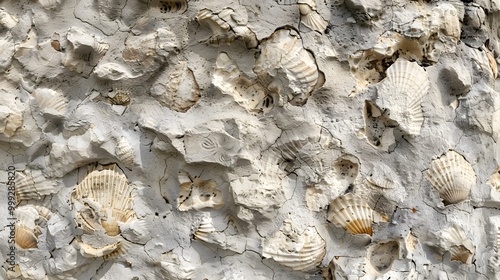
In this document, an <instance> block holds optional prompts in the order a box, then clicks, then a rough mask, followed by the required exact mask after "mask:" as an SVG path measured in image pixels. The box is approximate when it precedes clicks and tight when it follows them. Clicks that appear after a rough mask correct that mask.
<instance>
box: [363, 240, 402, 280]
mask: <svg viewBox="0 0 500 280" xmlns="http://www.w3.org/2000/svg"><path fill="white" fill-rule="evenodd" d="M367 258H368V263H369V265H370V267H371V269H373V271H374V272H375V273H374V274H375V275H377V276H380V275H383V274H385V273H387V272H388V271H389V270H391V266H392V263H393V262H394V261H395V260H396V259H398V258H399V243H398V242H397V241H395V240H390V241H385V242H379V243H377V244H375V245H372V246H370V248H369V249H368V257H367Z"/></svg>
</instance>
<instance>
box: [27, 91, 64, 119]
mask: <svg viewBox="0 0 500 280" xmlns="http://www.w3.org/2000/svg"><path fill="white" fill-rule="evenodd" d="M33 96H34V97H35V100H36V104H37V106H38V108H39V109H40V111H41V112H42V114H43V115H44V116H47V117H49V118H64V117H65V116H66V112H67V110H68V99H67V98H66V97H64V95H63V94H62V93H60V92H58V91H55V90H52V89H48V88H38V89H36V90H35V91H34V92H33Z"/></svg>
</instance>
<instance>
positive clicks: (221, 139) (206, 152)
mask: <svg viewBox="0 0 500 280" xmlns="http://www.w3.org/2000/svg"><path fill="white" fill-rule="evenodd" d="M184 146H185V151H186V161H187V162H213V163H217V164H220V165H223V166H233V165H234V164H235V162H236V159H237V158H236V157H237V155H238V153H239V151H240V150H241V142H240V140H239V139H236V138H234V137H233V136H231V135H229V134H227V133H226V132H223V131H221V132H219V131H217V132H210V131H207V132H204V133H191V132H189V133H187V134H186V137H185V138H184Z"/></svg>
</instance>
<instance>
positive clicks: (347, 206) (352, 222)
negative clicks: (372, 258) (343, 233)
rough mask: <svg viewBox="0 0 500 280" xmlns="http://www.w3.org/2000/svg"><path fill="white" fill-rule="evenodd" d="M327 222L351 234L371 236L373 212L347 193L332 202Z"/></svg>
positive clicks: (362, 202) (361, 200) (359, 199)
mask: <svg viewBox="0 0 500 280" xmlns="http://www.w3.org/2000/svg"><path fill="white" fill-rule="evenodd" d="M328 220H329V221H330V222H332V223H334V224H337V225H339V226H342V227H344V228H345V229H346V230H347V231H348V232H350V233H352V234H368V235H372V222H373V210H372V209H371V208H370V206H369V205H368V203H367V202H366V201H364V200H363V199H361V198H360V197H358V196H357V195H355V194H352V193H348V194H346V195H343V196H340V197H338V198H337V199H335V200H334V201H332V203H330V208H329V209H328Z"/></svg>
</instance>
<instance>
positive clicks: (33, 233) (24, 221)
mask: <svg viewBox="0 0 500 280" xmlns="http://www.w3.org/2000/svg"><path fill="white" fill-rule="evenodd" d="M15 214H16V218H17V222H16V231H15V232H16V236H15V241H16V245H17V246H19V247H20V248H23V249H30V248H38V236H39V235H40V234H41V229H42V227H44V226H46V224H47V221H48V220H49V219H50V218H51V217H52V212H51V211H50V210H49V209H47V208H45V207H43V206H38V205H36V206H35V205H23V206H20V207H17V208H16V211H15Z"/></svg>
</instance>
